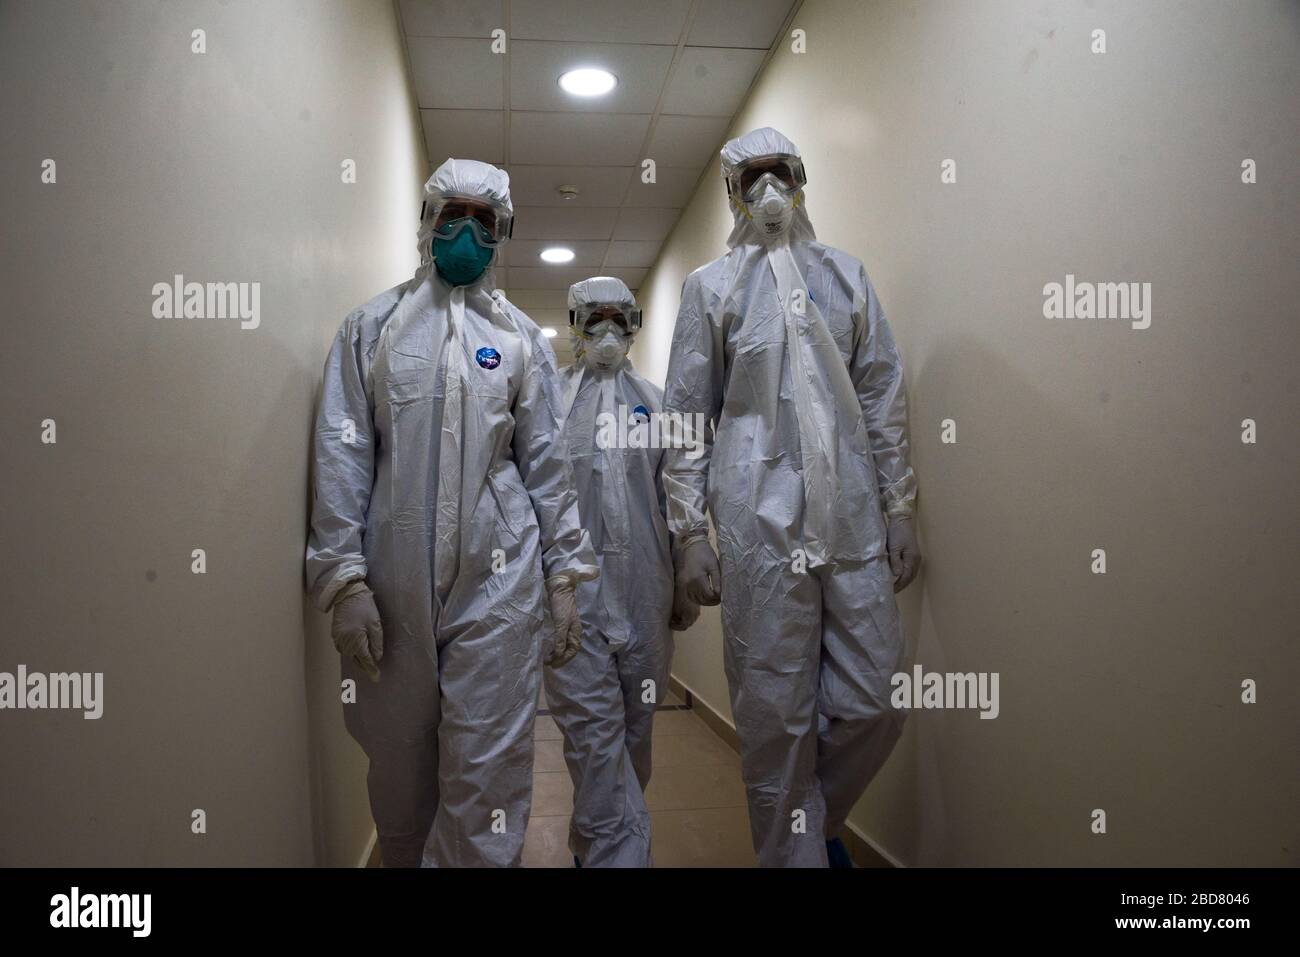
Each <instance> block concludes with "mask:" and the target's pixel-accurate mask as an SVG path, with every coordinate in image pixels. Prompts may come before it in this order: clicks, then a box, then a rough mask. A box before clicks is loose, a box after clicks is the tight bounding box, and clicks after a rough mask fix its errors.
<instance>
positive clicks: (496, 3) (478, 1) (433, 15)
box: [399, 0, 505, 37]
mask: <svg viewBox="0 0 1300 957" xmlns="http://www.w3.org/2000/svg"><path fill="white" fill-rule="evenodd" d="M399 7H400V9H401V11H402V28H403V29H404V30H405V31H406V35H407V36H408V37H489V36H491V35H492V31H493V30H495V29H496V28H497V27H501V28H502V29H504V28H505V17H504V16H503V15H502V13H501V0H401V3H400V4H399Z"/></svg>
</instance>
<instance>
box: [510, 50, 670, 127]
mask: <svg viewBox="0 0 1300 957" xmlns="http://www.w3.org/2000/svg"><path fill="white" fill-rule="evenodd" d="M489 55H490V54H489ZM672 61H673V47H670V46H647V45H644V44H624V43H538V42H529V41H527V40H520V41H517V42H516V43H515V44H514V45H513V46H512V47H511V48H510V106H511V108H512V109H516V110H576V111H579V112H583V113H653V112H654V108H655V104H656V103H658V102H659V94H660V92H662V90H663V86H664V81H665V80H667V78H668V67H669V66H670V65H671V64H672ZM578 67H597V68H599V69H602V70H608V71H609V72H610V73H613V74H614V76H616V77H617V78H618V85H617V86H616V87H614V89H613V90H611V91H610V92H609V93H608V94H606V95H605V96H593V97H581V96H572V95H570V94H568V93H565V92H564V90H562V89H561V88H560V75H561V74H562V73H564V72H566V71H568V70H573V69H576V68H578Z"/></svg>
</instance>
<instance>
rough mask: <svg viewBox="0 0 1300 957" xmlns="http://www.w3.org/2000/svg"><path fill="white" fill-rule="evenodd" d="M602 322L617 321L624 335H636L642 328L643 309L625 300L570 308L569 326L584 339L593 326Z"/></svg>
mask: <svg viewBox="0 0 1300 957" xmlns="http://www.w3.org/2000/svg"><path fill="white" fill-rule="evenodd" d="M601 322H614V323H617V324H618V325H619V326H620V327H622V329H623V334H624V335H627V336H631V335H635V334H636V333H638V332H639V331H640V330H641V309H640V308H639V307H637V306H629V305H628V304H627V303H623V302H619V303H604V302H593V303H584V304H583V305H581V306H579V307H578V308H577V309H570V310H569V328H570V329H573V330H574V331H575V332H577V333H578V335H580V336H582V337H583V338H584V339H586V338H588V337H589V335H590V330H591V328H592V327H593V326H595V325H596V324H598V323H601Z"/></svg>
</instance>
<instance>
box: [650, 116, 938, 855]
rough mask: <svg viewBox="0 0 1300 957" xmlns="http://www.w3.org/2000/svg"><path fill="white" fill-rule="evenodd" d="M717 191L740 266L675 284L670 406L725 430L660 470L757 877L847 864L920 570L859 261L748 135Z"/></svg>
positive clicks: (887, 361)
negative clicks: (717, 687) (847, 824)
mask: <svg viewBox="0 0 1300 957" xmlns="http://www.w3.org/2000/svg"><path fill="white" fill-rule="evenodd" d="M722 173H723V176H724V178H725V179H726V183H727V192H728V195H729V197H730V202H731V207H732V212H733V215H734V219H735V227H734V229H733V230H732V232H731V235H730V236H729V237H728V240H727V245H728V246H729V247H730V252H728V253H727V254H726V255H725V256H723V257H722V258H721V259H717V260H715V261H714V262H711V263H709V264H708V265H706V266H703V267H701V268H700V269H697V270H696V271H695V272H693V273H691V274H690V276H688V277H687V279H686V282H685V284H684V285H683V288H682V300H681V307H680V311H679V313H678V317H677V326H676V328H675V330H674V333H673V342H672V351H671V355H670V358H669V363H668V377H667V388H666V390H665V396H664V406H665V410H666V411H667V412H668V414H670V415H671V414H674V413H702V414H703V415H704V416H705V418H706V419H707V420H708V421H709V422H712V423H713V428H712V429H709V428H706V429H705V435H704V436H703V437H702V438H703V440H704V446H705V448H706V450H707V452H706V454H705V455H703V456H700V457H699V458H695V459H692V458H690V457H688V456H686V455H684V454H683V453H681V452H679V451H675V450H674V451H670V452H669V453H668V461H667V463H666V465H665V468H664V486H665V490H666V493H667V496H668V516H669V528H670V530H671V531H672V533H673V535H674V561H675V565H676V574H677V578H678V584H679V587H682V588H684V590H685V591H686V592H687V594H688V595H689V596H690V597H691V599H693V600H695V601H698V602H700V603H701V604H717V603H718V600H719V597H720V598H721V602H722V627H723V636H724V649H725V651H724V656H725V665H726V672H727V680H728V684H729V686H730V691H731V706H732V711H733V713H734V715H735V718H736V730H737V733H738V735H739V738H740V748H741V769H742V774H743V777H744V780H745V788H746V792H747V797H748V804H749V818H750V829H751V832H752V837H753V841H754V849H755V851H756V852H757V854H758V861H759V864H760V865H761V866H777V867H779V866H806V867H825V866H827V865H828V863H829V864H830V865H831V866H850V865H849V862H848V855H847V851H846V850H845V848H844V845H843V843H842V842H841V841H840V838H839V837H838V834H839V831H840V828H841V827H842V826H843V824H844V821H845V818H846V817H847V815H848V813H849V810H850V808H852V806H853V804H854V802H856V801H857V799H858V798H859V796H861V794H862V793H863V791H864V790H865V788H866V786H867V784H868V783H869V782H870V781H871V779H872V777H873V776H874V775H875V774H876V772H877V771H878V770H879V768H880V766H881V765H882V764H883V763H884V761H885V759H886V758H887V757H888V756H889V753H890V751H891V750H892V749H893V747H894V744H895V742H896V741H897V739H898V736H899V733H900V731H901V729H902V724H903V719H904V717H905V715H904V713H903V712H901V711H897V710H895V709H893V708H892V707H891V705H890V691H891V687H890V678H891V676H892V675H893V674H894V673H895V672H896V671H897V670H898V668H899V666H900V665H901V663H902V658H903V654H904V638H903V632H902V627H901V623H900V620H899V615H898V608H897V606H896V604H895V602H894V592H895V591H897V590H900V589H902V588H904V587H906V586H907V584H908V583H909V582H910V581H911V580H912V578H913V576H914V575H915V574H916V570H917V566H918V564H919V562H920V552H919V550H918V548H917V542H916V535H915V532H914V531H913V521H912V515H913V511H914V508H915V500H916V480H915V478H914V477H913V474H912V470H911V468H910V467H909V465H908V461H907V439H906V434H905V430H906V410H905V406H904V396H903V368H902V362H901V361H900V359H899V357H898V353H897V351H896V350H895V348H894V341H893V337H892V335H891V334H890V331H889V326H888V324H887V323H886V322H885V316H884V313H883V312H882V310H881V307H880V302H879V301H878V300H877V299H876V293H875V290H874V289H872V287H871V282H870V280H868V278H867V273H866V270H865V269H864V268H863V266H862V263H861V262H859V261H858V260H857V259H855V258H853V257H852V256H850V255H848V254H847V253H844V252H841V251H840V250H838V249H834V248H832V247H830V246H826V245H823V244H822V243H819V242H817V240H816V237H815V235H814V233H813V229H812V224H811V222H810V221H809V220H808V215H807V212H806V210H805V208H804V197H803V191H802V186H803V185H804V181H805V180H804V172H803V163H802V161H801V160H800V158H799V152H798V150H797V149H796V148H795V145H794V144H793V143H791V142H790V141H789V140H788V139H786V138H785V137H784V136H782V135H781V134H780V133H778V132H777V131H776V130H773V129H770V128H763V129H758V130H754V131H753V132H751V133H747V134H745V135H744V136H741V137H739V138H737V139H734V140H731V141H729V142H728V143H727V144H726V145H725V146H724V147H723V149H722ZM706 511H707V512H711V513H712V516H713V525H714V528H715V529H716V530H717V539H718V547H719V551H720V553H721V568H720V572H721V574H720V575H719V564H718V559H717V557H716V556H715V554H714V552H713V549H712V547H711V546H710V544H709V539H708V522H707V520H706V517H705V516H706Z"/></svg>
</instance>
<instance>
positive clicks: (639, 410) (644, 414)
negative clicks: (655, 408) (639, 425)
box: [632, 405, 650, 422]
mask: <svg viewBox="0 0 1300 957" xmlns="http://www.w3.org/2000/svg"><path fill="white" fill-rule="evenodd" d="M632 421H633V422H649V421H650V410H649V409H647V408H646V407H645V406H643V405H638V406H637V407H636V408H635V409H633V410H632Z"/></svg>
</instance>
